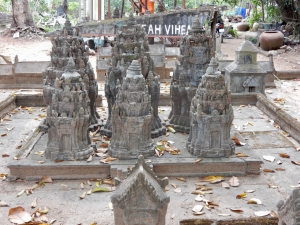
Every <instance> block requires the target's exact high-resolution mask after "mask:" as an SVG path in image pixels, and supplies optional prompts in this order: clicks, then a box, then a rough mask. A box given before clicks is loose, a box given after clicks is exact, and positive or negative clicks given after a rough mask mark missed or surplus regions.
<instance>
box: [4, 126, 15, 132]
mask: <svg viewBox="0 0 300 225" xmlns="http://www.w3.org/2000/svg"><path fill="white" fill-rule="evenodd" d="M14 128H15V126H12V127H11V128H6V130H8V131H11V130H13V129H14Z"/></svg>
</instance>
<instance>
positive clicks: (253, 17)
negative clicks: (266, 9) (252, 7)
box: [247, 12, 262, 27]
mask: <svg viewBox="0 0 300 225" xmlns="http://www.w3.org/2000/svg"><path fill="white" fill-rule="evenodd" d="M261 19H262V12H259V13H252V14H251V15H250V16H249V17H248V19H247V22H248V23H249V25H250V27H252V26H253V24H254V23H255V22H260V21H261Z"/></svg>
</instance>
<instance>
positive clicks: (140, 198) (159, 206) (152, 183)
mask: <svg viewBox="0 0 300 225" xmlns="http://www.w3.org/2000/svg"><path fill="white" fill-rule="evenodd" d="M168 183H169V180H168V178H164V179H162V180H160V179H158V178H157V176H156V175H155V174H154V173H153V171H152V170H151V168H150V166H148V165H147V164H146V163H145V160H144V158H143V156H140V157H139V158H138V161H137V163H136V165H135V167H134V168H133V169H132V171H131V174H130V175H129V176H128V177H127V178H126V179H125V180H124V181H123V182H122V183H120V184H119V186H118V187H117V189H116V191H115V192H114V194H113V195H112V196H111V201H112V204H113V208H114V217H115V225H137V224H147V225H165V217H166V213H167V208H168V203H169V202H170V197H169V196H167V195H166V194H165V190H164V189H165V187H166V186H167V185H168Z"/></svg>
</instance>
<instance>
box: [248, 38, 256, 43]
mask: <svg viewBox="0 0 300 225" xmlns="http://www.w3.org/2000/svg"><path fill="white" fill-rule="evenodd" d="M248 41H251V42H252V43H253V44H256V43H257V38H255V37H250V38H248Z"/></svg>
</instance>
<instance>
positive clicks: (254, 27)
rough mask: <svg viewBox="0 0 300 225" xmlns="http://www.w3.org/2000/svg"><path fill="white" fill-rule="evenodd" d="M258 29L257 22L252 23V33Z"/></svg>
mask: <svg viewBox="0 0 300 225" xmlns="http://www.w3.org/2000/svg"><path fill="white" fill-rule="evenodd" d="M258 27H259V23H258V22H255V23H253V27H252V28H253V31H258Z"/></svg>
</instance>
